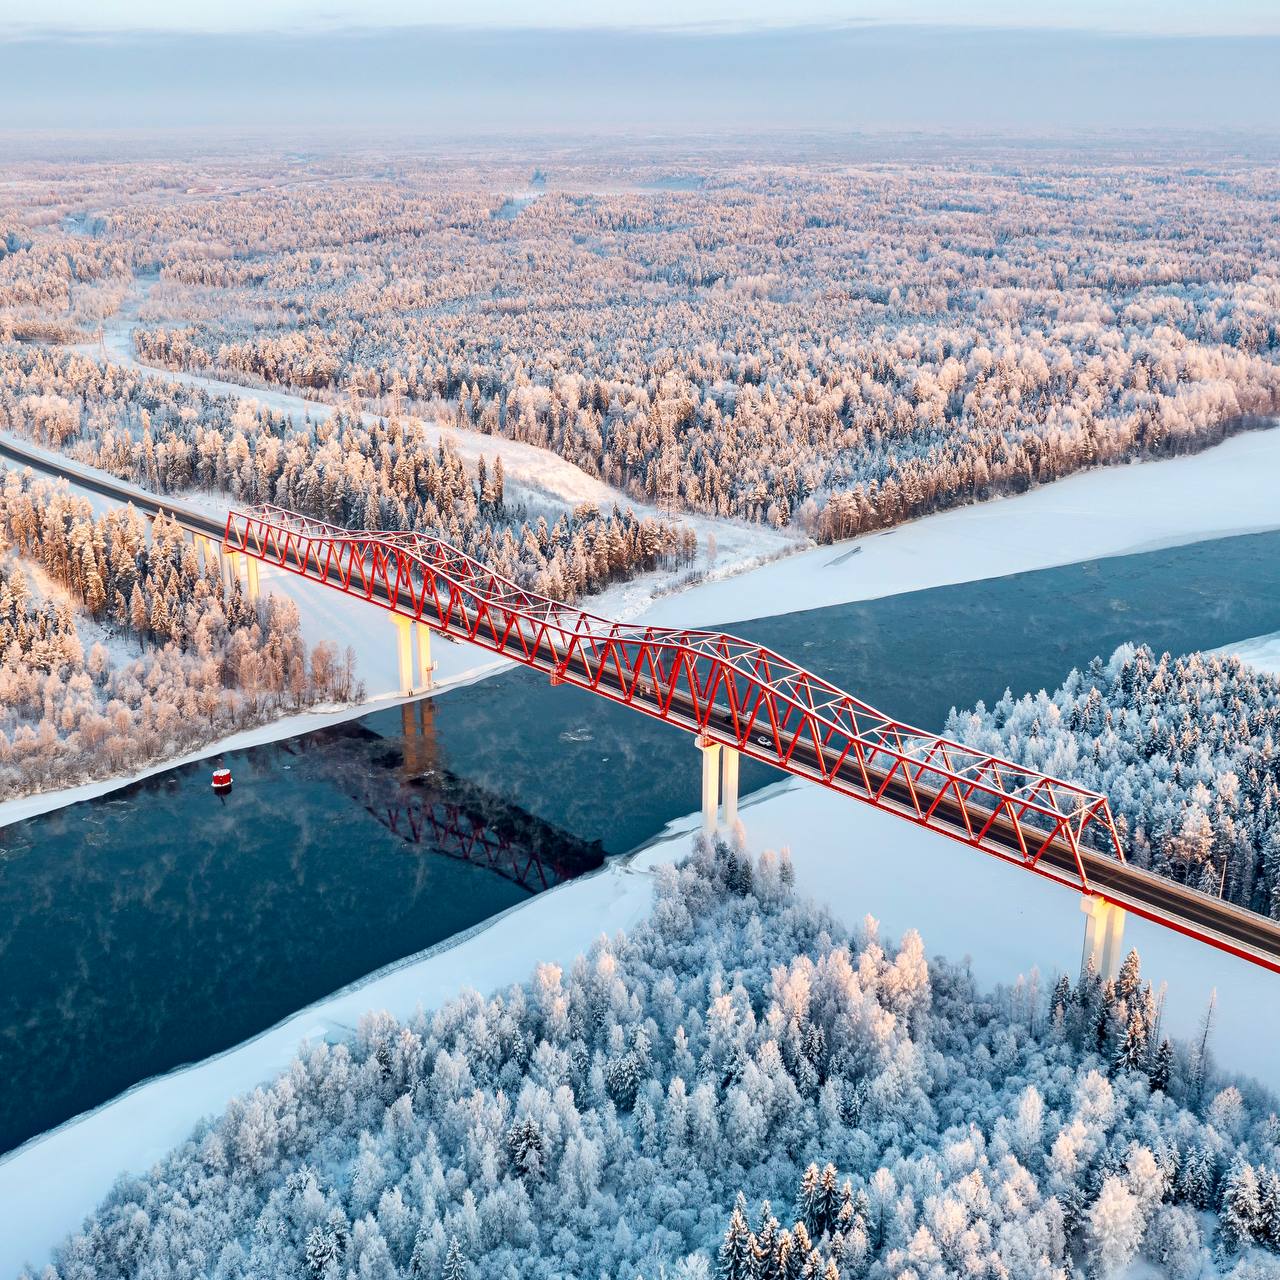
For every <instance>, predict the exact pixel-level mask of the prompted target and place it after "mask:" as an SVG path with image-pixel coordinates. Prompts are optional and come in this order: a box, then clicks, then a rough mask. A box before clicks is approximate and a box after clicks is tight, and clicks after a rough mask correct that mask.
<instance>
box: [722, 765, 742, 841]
mask: <svg viewBox="0 0 1280 1280" xmlns="http://www.w3.org/2000/svg"><path fill="white" fill-rule="evenodd" d="M721 753H722V755H723V756H724V767H723V775H722V776H723V783H722V786H723V792H724V794H723V799H722V806H723V810H722V811H723V814H724V827H725V830H726V831H728V832H730V833H732V831H733V828H734V824H735V823H736V822H737V821H738V749H737V747H722V748H721Z"/></svg>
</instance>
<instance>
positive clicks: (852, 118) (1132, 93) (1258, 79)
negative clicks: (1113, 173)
mask: <svg viewBox="0 0 1280 1280" xmlns="http://www.w3.org/2000/svg"><path fill="white" fill-rule="evenodd" d="M1276 66H1280V37H1277V36H1253V37H1241V36H1224V37H1205V36H1177V37H1172V36H1154V35H1140V36H1126V35H1117V34H1110V33H1103V32H1098V31H1092V32H1084V31H1061V30H1052V31H1049V30H1040V29H1030V28H1027V29H1007V28H988V27H942V26H901V25H897V26H891V25H883V26H837V27H788V28H776V29H769V30H751V31H729V32H715V33H712V32H705V31H700V32H692V31H681V32H673V31H667V30H658V29H650V30H627V31H621V30H611V29H601V28H591V29H589V28H578V29H541V30H540V29H532V28H527V29H519V30H517V29H498V28H493V29H483V28H461V27H413V28H407V27H406V28H398V29H382V30H358V31H357V30H341V31H324V32H316V33H312V34H292V35H286V34H280V33H257V34H253V35H249V34H245V33H238V34H226V33H224V34H202V35H197V34H190V33H160V32H152V33H148V34H138V33H122V34H117V35H113V36H111V37H97V38H88V37H85V36H83V35H81V36H76V35H49V34H44V35H32V36H28V37H25V38H23V39H14V40H2V41H0V111H3V114H4V120H5V128H6V129H7V130H10V131H14V130H31V129H56V130H112V129H114V130H120V129H127V130H138V129H142V130H147V129H184V128H186V129H190V128H198V129H215V130H216V129H244V128H254V129H257V130H261V131H264V132H272V131H297V130H299V129H304V130H305V129H312V130H319V131H322V132H323V131H325V130H332V129H341V128H343V127H347V128H353V129H362V128H379V129H392V130H395V131H398V132H407V133H413V134H418V135H440V134H470V133H474V134H491V133H497V132H512V131H518V132H530V131H535V132H536V131H546V132H552V133H563V132H581V131H582V130H584V129H587V130H591V131H595V132H604V133H608V132H611V131H621V130H625V131H631V132H636V131H640V132H643V131H646V130H653V131H659V132H677V133H680V132H690V133H696V132H706V131H725V130H746V131H752V130H768V129H777V130H794V129H816V130H836V131H848V130H855V131H856V130H902V129H906V130H924V131H945V132H955V131H960V132H973V131H979V132H982V131H991V132H1003V133H1015V134H1026V133H1042V132H1059V131H1068V132H1069V131H1078V130H1109V131H1114V130H1150V129H1157V130H1163V129H1167V130H1188V129H1192V130H1242V131H1246V132H1260V133H1270V132H1272V131H1274V129H1275V122H1276V120H1277V119H1280V77H1276V76H1275V74H1274V70H1275V68H1276Z"/></svg>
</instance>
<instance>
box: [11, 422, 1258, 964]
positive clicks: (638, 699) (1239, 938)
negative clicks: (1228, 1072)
mask: <svg viewBox="0 0 1280 1280" xmlns="http://www.w3.org/2000/svg"><path fill="white" fill-rule="evenodd" d="M0 456H4V457H7V458H10V459H12V460H14V461H17V462H20V463H23V464H25V465H28V466H30V467H32V469H33V470H39V471H42V472H45V473H46V474H49V475H53V476H58V477H60V478H65V479H67V480H69V481H71V482H72V483H74V484H75V485H76V486H77V487H78V488H83V489H87V490H89V491H91V492H93V493H97V494H100V495H101V496H103V497H107V498H111V499H113V500H114V501H117V502H132V503H133V505H134V506H135V507H137V508H138V509H139V510H141V511H143V512H145V513H146V514H148V515H151V516H154V515H156V514H157V513H158V512H161V511H163V512H164V514H165V516H166V517H168V518H172V519H175V520H177V522H178V523H179V524H180V525H181V526H182V527H184V528H186V529H188V530H189V531H190V532H192V533H198V534H201V535H203V536H205V537H208V538H211V539H215V540H216V541H217V542H218V543H219V545H221V542H222V538H223V535H224V534H225V532H226V524H225V521H219V520H218V519H217V518H216V517H213V516H209V515H206V514H205V513H204V512H201V511H199V510H196V509H195V508H192V507H189V506H187V505H186V504H185V503H181V502H174V501H172V500H170V499H162V498H158V497H155V496H154V495H151V494H148V493H146V492H145V491H144V490H141V489H138V488H137V487H136V486H134V485H131V484H127V483H126V482H124V481H120V480H115V479H114V478H111V477H107V476H103V475H102V474H101V473H100V472H99V473H96V474H95V473H92V472H90V471H89V470H88V469H84V470H81V469H80V468H78V467H76V465H75V464H74V463H68V462H67V461H66V460H65V459H59V458H57V457H56V455H53V454H51V453H49V452H48V451H46V450H43V449H40V448H38V447H36V446H32V445H27V444H25V443H18V442H15V441H13V440H12V439H10V438H7V437H3V436H0ZM290 558H291V559H293V563H294V566H295V568H297V569H298V570H299V571H300V566H298V565H297V561H296V559H294V558H293V557H292V556H291V557H290ZM268 563H269V562H268ZM372 597H373V602H374V603H376V604H378V605H380V606H381V607H383V608H386V609H390V608H391V602H390V600H389V599H388V597H387V595H386V592H385V591H384V590H383V589H382V588H381V585H380V584H378V585H377V587H376V589H375V590H374V591H373V592H372ZM422 621H423V622H424V623H426V624H427V625H430V626H433V627H435V629H437V630H439V631H440V632H441V634H444V635H454V636H455V638H462V637H458V635H457V632H456V630H455V628H454V627H452V626H442V625H441V624H440V619H439V618H438V617H435V616H434V615H431V616H428V615H427V614H425V613H424V616H423V618H422ZM530 665H532V666H534V667H536V668H537V669H539V670H542V671H543V672H545V673H546V674H547V675H556V676H557V677H558V678H560V679H562V680H563V681H564V682H565V683H568V684H574V685H577V686H579V687H582V686H583V685H587V686H590V685H591V684H592V680H591V676H590V675H589V674H588V671H587V667H586V663H585V660H584V659H582V658H581V657H576V658H575V659H573V660H571V662H570V663H569V664H568V665H567V666H562V664H561V662H560V661H559V659H558V657H557V656H556V655H555V654H554V653H553V652H552V651H551V650H550V649H549V647H548V648H547V651H546V652H545V653H544V652H541V651H539V652H537V653H536V654H535V655H534V661H533V662H532V663H531V664H530ZM575 668H576V669H575ZM596 687H597V688H599V690H600V692H602V693H603V694H604V695H605V696H606V697H609V698H610V699H611V700H613V701H615V702H621V703H624V704H625V705H628V706H631V707H634V708H636V709H637V710H639V711H642V712H644V713H645V714H647V715H650V716H653V717H655V718H658V719H667V720H675V721H678V722H681V723H682V725H683V727H684V728H685V729H687V730H688V731H689V732H690V733H694V734H705V736H706V737H707V738H709V739H710V740H712V741H714V742H719V743H721V744H722V745H723V746H727V747H733V748H735V749H737V750H739V751H741V752H742V753H743V754H744V755H748V756H751V757H753V758H754V759H757V760H761V761H763V762H764V763H765V764H773V763H774V762H773V761H771V760H770V759H769V758H768V756H767V755H766V754H765V753H764V752H763V751H758V750H756V749H755V747H754V744H753V743H752V742H750V741H747V742H742V741H740V740H739V739H738V738H737V736H736V735H735V733H734V731H733V727H732V722H731V720H730V717H729V713H728V712H727V711H723V710H717V711H716V712H715V713H714V714H713V718H712V721H711V722H710V723H708V724H707V725H706V726H703V725H701V724H699V722H698V719H697V717H696V715H695V711H694V708H693V706H692V705H691V704H690V703H688V702H687V699H684V698H683V696H682V695H679V694H677V702H676V704H675V705H674V706H673V707H672V709H671V713H669V714H668V715H666V716H665V717H664V716H663V715H662V711H661V708H660V707H659V705H658V702H657V699H656V698H655V697H653V696H651V695H647V694H645V693H643V692H642V691H639V690H637V691H636V692H635V693H633V694H632V696H631V697H629V698H628V697H627V694H626V691H625V689H624V688H623V686H622V684H621V681H620V679H619V677H618V675H617V673H616V671H610V670H609V669H608V668H606V670H605V674H604V676H602V678H601V680H600V682H599V685H597V686H596ZM681 701H684V703H685V705H683V706H681V705H680V702H681ZM790 763H791V767H792V769H793V770H794V771H795V772H796V773H799V774H803V775H806V776H809V777H811V778H813V780H814V781H816V782H821V781H822V772H821V769H820V767H819V761H818V757H817V753H816V751H815V750H814V748H813V745H812V743H805V742H803V741H802V742H801V743H799V744H798V745H797V746H796V749H795V752H794V753H793V755H792V757H791V761H790ZM775 767H776V766H775ZM868 773H869V775H870V776H871V780H872V782H873V785H874V786H875V787H876V788H877V790H878V789H879V788H880V787H881V786H883V784H884V777H885V775H884V774H883V773H881V772H877V771H875V770H872V769H870V768H869V769H868ZM838 789H839V790H842V791H844V792H845V793H846V794H848V795H850V796H853V797H854V798H857V799H863V800H870V799H871V795H870V793H869V792H868V791H867V789H866V787H865V786H864V785H863V782H862V778H861V774H860V772H859V773H858V775H857V776H854V775H853V772H852V771H851V772H850V776H847V777H844V776H842V777H841V778H840V780H839V783H838ZM922 794H923V793H922ZM886 801H888V802H889V803H888V804H886ZM879 803H880V805H881V807H891V808H893V809H894V810H896V811H897V812H898V813H899V814H900V815H901V816H902V817H903V818H905V819H906V820H907V821H912V822H913V821H916V814H915V806H914V805H913V803H912V799H911V793H910V791H909V789H908V788H907V786H906V784H905V783H904V782H902V781H901V780H899V779H898V778H896V777H895V779H894V780H893V781H891V782H890V783H889V785H888V787H887V788H885V790H884V791H883V793H882V794H881V795H880V801H879ZM934 817H935V820H936V819H942V820H943V822H944V823H945V824H946V825H947V826H949V827H950V828H951V829H952V831H953V833H954V837H955V839H957V840H959V841H960V842H961V843H963V844H970V843H971V841H970V840H969V838H968V834H967V830H966V827H965V824H964V818H963V815H962V814H961V811H960V807H959V805H958V804H957V803H956V801H955V799H954V797H952V796H951V795H950V794H947V795H946V796H944V797H943V798H942V800H941V801H940V802H939V804H938V806H937V808H936V809H935V810H934ZM988 835H989V836H990V837H991V838H992V841H993V842H994V843H996V844H998V845H1002V846H1003V847H1004V848H1005V849H1007V850H1008V853H1007V855H1006V856H1007V860H1008V861H1010V862H1013V863H1016V864H1017V865H1018V866H1022V867H1025V866H1026V865H1027V863H1026V861H1025V859H1024V858H1023V855H1022V850H1021V846H1020V845H1019V843H1018V836H1017V832H1016V831H1015V829H1014V827H1013V825H1012V823H1010V822H1009V821H1008V819H1006V818H1003V817H1001V818H998V819H997V820H996V822H995V823H994V824H993V825H992V828H991V830H990V831H989V832H988ZM1080 856H1081V860H1082V861H1083V863H1084V868H1085V873H1086V875H1087V877H1088V880H1089V885H1090V887H1091V889H1092V890H1093V891H1094V893H1096V894H1097V895H1098V896H1099V897H1101V898H1103V899H1105V900H1106V901H1107V902H1111V903H1114V904H1115V905H1116V906H1119V907H1122V908H1123V909H1124V910H1125V911H1131V912H1133V914H1134V915H1137V916H1141V917H1142V918H1144V919H1146V920H1151V921H1153V922H1155V923H1156V924H1160V925H1163V926H1165V927H1166V928H1173V929H1175V930H1177V931H1179V932H1181V933H1185V934H1187V935H1188V936H1190V937H1194V938H1197V939H1199V940H1201V941H1205V942H1208V943H1209V944H1210V945H1212V946H1216V947H1218V948H1220V949H1221V950H1223V951H1227V952H1230V953H1231V954H1233V955H1238V956H1240V957H1242V958H1243V959H1247V960H1250V961H1252V962H1253V963H1255V964H1259V965H1262V966H1263V967H1264V968H1267V969H1270V970H1272V971H1274V972H1277V973H1280V921H1275V920H1271V919H1268V918H1267V917H1266V916H1262V915H1258V914H1257V913H1256V912H1253V911H1247V910H1245V909H1244V908H1242V907H1237V906H1234V905H1232V904H1231V903H1229V902H1225V901H1223V900H1222V899H1221V898H1214V897H1211V896H1210V895H1209V894H1206V893H1201V892H1200V891H1199V890H1197V889H1192V888H1190V887H1188V886H1187V885H1182V884H1178V883H1177V882H1175V881H1173V880H1169V879H1166V878H1165V877H1164V876H1158V875H1156V874H1154V873H1153V872H1151V871H1146V870H1144V869H1143V868H1141V867H1135V866H1133V865H1131V864H1128V863H1122V862H1118V861H1117V860H1116V859H1114V858H1111V857H1109V856H1107V855H1105V854H1101V853H1097V852H1094V851H1092V850H1089V849H1083V848H1082V849H1081V850H1080ZM1033 869H1034V870H1035V871H1037V872H1038V873H1039V874H1041V875H1043V876H1046V877H1047V878H1048V879H1050V880H1052V881H1054V882H1055V883H1058V884H1061V885H1065V886H1066V887H1069V888H1072V889H1073V890H1076V891H1078V886H1077V885H1076V884H1075V883H1074V879H1073V878H1072V877H1073V876H1074V871H1075V856H1074V853H1073V851H1072V849H1071V847H1070V845H1069V844H1068V843H1067V842H1066V841H1065V840H1063V839H1061V838H1059V839H1057V840H1055V841H1054V842H1053V843H1052V844H1051V845H1050V846H1049V847H1048V848H1047V849H1046V850H1045V852H1044V854H1043V855H1042V857H1041V858H1040V861H1039V863H1038V864H1037V865H1036V866H1035V868H1033Z"/></svg>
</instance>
